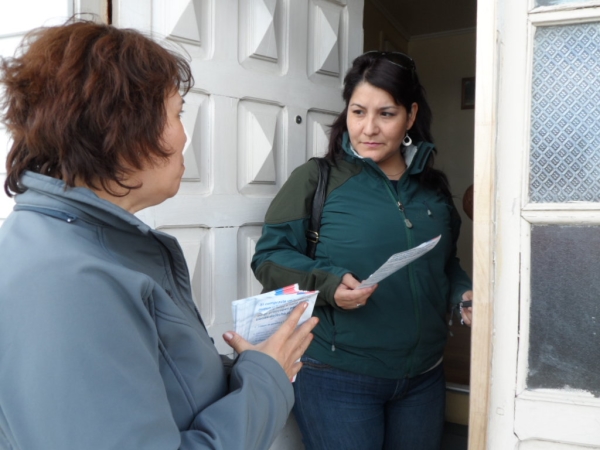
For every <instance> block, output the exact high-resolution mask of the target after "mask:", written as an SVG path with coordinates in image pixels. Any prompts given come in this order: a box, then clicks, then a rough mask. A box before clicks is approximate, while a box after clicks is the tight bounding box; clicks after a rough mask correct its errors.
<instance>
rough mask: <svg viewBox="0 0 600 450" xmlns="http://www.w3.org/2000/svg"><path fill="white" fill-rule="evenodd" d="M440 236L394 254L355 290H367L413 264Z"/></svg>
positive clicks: (434, 244) (433, 245)
mask: <svg viewBox="0 0 600 450" xmlns="http://www.w3.org/2000/svg"><path fill="white" fill-rule="evenodd" d="M441 237H442V235H439V236H438V237H435V238H433V239H431V240H430V241H427V242H423V243H422V244H421V245H419V246H418V247H415V248H411V249H410V250H406V251H405V252H400V253H396V254H395V255H392V256H390V257H389V259H388V260H387V261H386V262H385V263H383V265H382V266H381V267H380V268H379V269H377V270H376V271H375V272H373V273H372V274H371V276H369V278H367V279H366V280H365V281H363V282H362V283H361V284H360V285H359V286H358V288H357V289H363V288H367V287H369V286H373V285H375V284H377V283H379V282H380V281H381V280H383V279H384V278H387V277H388V276H390V275H391V274H393V273H394V272H396V271H397V270H400V269H401V268H402V267H404V266H406V265H408V264H409V263H411V262H413V261H414V260H415V259H417V258H420V257H421V256H423V255H424V254H425V253H427V252H428V251H429V250H431V249H432V248H433V247H435V246H436V244H437V243H438V242H439V241H440V238H441Z"/></svg>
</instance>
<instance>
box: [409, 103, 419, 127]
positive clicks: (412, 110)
mask: <svg viewBox="0 0 600 450" xmlns="http://www.w3.org/2000/svg"><path fill="white" fill-rule="evenodd" d="M418 111H419V105H417V103H416V102H414V103H413V104H412V105H411V106H410V111H409V112H408V123H407V124H406V125H407V127H406V129H407V130H410V129H411V128H412V126H413V125H414V123H415V120H416V119H417V112H418Z"/></svg>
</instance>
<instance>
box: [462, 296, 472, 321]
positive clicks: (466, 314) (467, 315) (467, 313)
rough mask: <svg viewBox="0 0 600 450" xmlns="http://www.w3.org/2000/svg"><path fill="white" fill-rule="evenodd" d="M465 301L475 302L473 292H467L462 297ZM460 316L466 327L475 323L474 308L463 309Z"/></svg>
mask: <svg viewBox="0 0 600 450" xmlns="http://www.w3.org/2000/svg"><path fill="white" fill-rule="evenodd" d="M462 299H463V301H465V302H466V301H468V300H471V301H472V300H473V291H467V292H465V293H464V294H463V295H462ZM460 315H461V317H462V320H463V322H464V324H465V325H467V326H469V327H470V326H471V324H472V323H473V307H472V306H469V307H468V308H461V309H460Z"/></svg>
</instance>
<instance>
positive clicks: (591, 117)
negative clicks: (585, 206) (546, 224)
mask: <svg viewBox="0 0 600 450" xmlns="http://www.w3.org/2000/svg"><path fill="white" fill-rule="evenodd" d="M598 42H600V23H597V22H596V23H587V24H578V25H568V26H556V27H542V28H538V29H537V31H536V33H535V39H534V51H533V80H532V81H533V82H532V104H531V108H532V111H531V142H530V146H531V155H530V178H529V186H530V201H532V202H548V203H557V202H568V201H590V202H598V201H600V121H598V118H599V117H600V46H598Z"/></svg>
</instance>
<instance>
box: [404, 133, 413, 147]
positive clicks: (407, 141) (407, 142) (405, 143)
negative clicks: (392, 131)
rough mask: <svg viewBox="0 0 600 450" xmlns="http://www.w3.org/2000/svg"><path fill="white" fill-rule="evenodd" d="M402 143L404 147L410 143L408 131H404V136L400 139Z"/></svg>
mask: <svg viewBox="0 0 600 450" xmlns="http://www.w3.org/2000/svg"><path fill="white" fill-rule="evenodd" d="M402 145H404V146H405V147H408V146H410V145H412V139H411V138H410V136H409V135H408V133H406V136H404V139H402Z"/></svg>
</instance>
